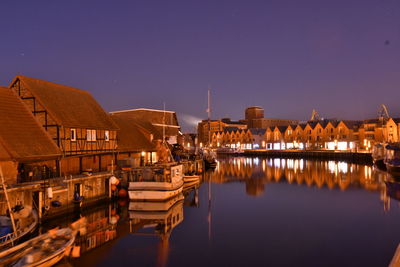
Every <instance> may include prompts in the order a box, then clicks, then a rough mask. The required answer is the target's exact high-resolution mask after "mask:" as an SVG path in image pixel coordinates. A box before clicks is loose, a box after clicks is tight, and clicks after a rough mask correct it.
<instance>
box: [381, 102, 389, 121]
mask: <svg viewBox="0 0 400 267" xmlns="http://www.w3.org/2000/svg"><path fill="white" fill-rule="evenodd" d="M378 117H379V118H383V119H389V118H390V116H389V112H388V109H387V107H386V106H385V105H384V104H382V105H381V106H380V107H379V110H378Z"/></svg>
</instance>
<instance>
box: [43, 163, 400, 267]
mask: <svg viewBox="0 0 400 267" xmlns="http://www.w3.org/2000/svg"><path fill="white" fill-rule="evenodd" d="M385 179H387V177H386V173H384V172H380V171H377V170H375V169H374V168H373V167H372V166H368V165H359V164H350V163H345V162H335V161H311V160H291V159H261V158H227V159H221V160H220V161H219V165H218V168H217V169H216V170H215V171H214V172H210V173H206V174H204V176H203V179H202V183H201V185H200V186H199V187H197V188H192V189H191V190H188V191H187V192H186V193H185V197H184V199H176V201H175V202H174V203H170V204H171V207H170V208H169V209H167V210H166V211H164V212H149V211H147V212H146V211H138V210H136V211H130V212H129V211H128V205H129V202H127V201H119V202H118V203H113V204H111V205H104V206H100V207H97V208H96V209H92V210H87V211H83V213H84V215H85V216H87V217H88V219H89V222H90V223H89V227H88V234H87V235H86V236H85V237H81V238H79V239H78V243H79V244H80V245H81V257H80V258H77V259H70V260H64V261H63V263H62V264H68V263H69V264H71V265H73V266H387V265H388V264H389V263H390V261H391V259H392V257H393V255H394V253H395V251H396V248H397V246H398V244H399V243H400V227H399V224H400V207H399V202H398V201H397V200H396V198H400V191H397V188H396V184H385ZM142 208H143V209H147V208H148V207H144V206H143V207H142ZM150 208H154V207H150ZM73 219H74V218H73V217H72V216H71V217H70V218H63V219H62V220H61V221H58V222H51V223H50V224H49V225H47V226H45V227H48V228H50V227H53V226H55V225H57V224H63V223H66V222H67V221H68V220H73Z"/></svg>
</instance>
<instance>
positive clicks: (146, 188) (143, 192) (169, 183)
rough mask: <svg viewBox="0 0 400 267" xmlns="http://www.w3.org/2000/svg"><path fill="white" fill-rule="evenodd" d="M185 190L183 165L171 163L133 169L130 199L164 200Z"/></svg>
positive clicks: (130, 179) (130, 178)
mask: <svg viewBox="0 0 400 267" xmlns="http://www.w3.org/2000/svg"><path fill="white" fill-rule="evenodd" d="M182 190H183V172H182V165H181V164H179V165H176V164H170V165H167V164H165V165H161V166H152V167H147V168H137V169H133V170H132V172H131V175H130V177H129V187H128V193H129V199H130V200H134V201H164V200H167V199H170V198H173V197H175V196H177V195H179V194H180V193H182Z"/></svg>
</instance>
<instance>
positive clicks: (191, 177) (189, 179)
mask: <svg viewBox="0 0 400 267" xmlns="http://www.w3.org/2000/svg"><path fill="white" fill-rule="evenodd" d="M199 180H200V176H199V175H185V176H183V181H184V182H185V183H190V182H197V181H199Z"/></svg>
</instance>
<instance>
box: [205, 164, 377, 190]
mask: <svg viewBox="0 0 400 267" xmlns="http://www.w3.org/2000/svg"><path fill="white" fill-rule="evenodd" d="M254 179H256V180H260V181H253V182H250V180H254ZM212 181H213V182H215V183H225V182H233V181H245V182H246V190H247V191H248V192H253V193H254V192H255V191H257V190H258V191H261V184H262V185H263V186H264V185H265V184H266V183H268V182H281V181H286V182H287V183H289V184H306V185H307V186H316V187H318V188H322V187H324V186H326V187H328V188H329V189H334V188H339V189H340V190H346V189H347V188H348V187H350V186H352V187H362V188H364V189H366V190H373V191H376V190H379V189H380V186H381V182H382V178H381V177H380V175H379V174H377V173H376V172H375V171H373V170H372V167H371V166H368V165H360V164H354V163H347V162H340V161H339V162H338V161H317V160H304V159H279V158H274V159H271V158H269V159H259V158H244V157H242V158H233V159H232V158H230V159H227V160H222V161H220V162H219V168H218V170H216V172H215V173H214V175H213V177H212ZM256 185H257V186H258V189H257V190H256V189H255V188H256ZM247 187H249V189H247Z"/></svg>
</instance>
